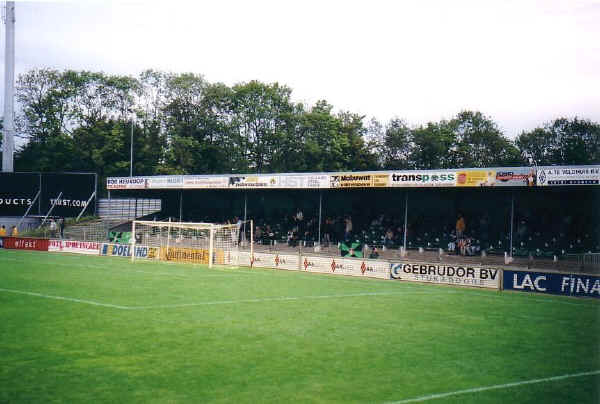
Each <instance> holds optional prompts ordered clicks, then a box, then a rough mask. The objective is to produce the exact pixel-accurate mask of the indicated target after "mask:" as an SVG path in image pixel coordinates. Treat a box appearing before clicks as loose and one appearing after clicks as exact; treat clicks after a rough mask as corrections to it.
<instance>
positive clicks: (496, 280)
mask: <svg viewBox="0 0 600 404" xmlns="http://www.w3.org/2000/svg"><path fill="white" fill-rule="evenodd" d="M391 275H392V279H398V280H402V281H411V282H429V283H442V284H446V285H459V286H476V287H480V288H491V289H499V288H500V270H499V269H495V268H482V267H471V266H466V265H465V266H462V265H441V264H431V263H420V262H419V263H416V262H415V263H411V262H405V263H397V264H392V270H391Z"/></svg>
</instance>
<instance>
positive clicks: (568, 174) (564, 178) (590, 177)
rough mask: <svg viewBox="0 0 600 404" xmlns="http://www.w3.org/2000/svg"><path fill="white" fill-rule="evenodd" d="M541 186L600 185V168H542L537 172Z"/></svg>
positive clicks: (538, 182)
mask: <svg viewBox="0 0 600 404" xmlns="http://www.w3.org/2000/svg"><path fill="white" fill-rule="evenodd" d="M537 184H538V185H539V186H550V185H599V184H600V166H591V167H590V166H587V167H582V166H574V167H540V168H539V170H538V172H537Z"/></svg>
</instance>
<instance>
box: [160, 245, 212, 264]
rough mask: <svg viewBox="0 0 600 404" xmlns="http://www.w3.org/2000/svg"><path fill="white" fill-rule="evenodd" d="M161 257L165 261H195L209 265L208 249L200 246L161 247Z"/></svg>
mask: <svg viewBox="0 0 600 404" xmlns="http://www.w3.org/2000/svg"><path fill="white" fill-rule="evenodd" d="M221 255H222V254H221ZM160 259H161V260H163V261H180V262H195V263H198V264H206V265H208V250H205V249H199V248H180V247H168V248H167V247H160ZM221 260H222V258H221Z"/></svg>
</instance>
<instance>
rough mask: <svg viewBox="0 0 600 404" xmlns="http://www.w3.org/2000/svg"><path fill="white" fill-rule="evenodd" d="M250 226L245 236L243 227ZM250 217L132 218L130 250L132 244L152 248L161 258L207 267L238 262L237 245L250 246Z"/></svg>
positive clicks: (133, 254) (251, 226) (133, 256)
mask: <svg viewBox="0 0 600 404" xmlns="http://www.w3.org/2000/svg"><path fill="white" fill-rule="evenodd" d="M247 227H249V228H250V237H249V240H248V239H247V237H246V233H245V232H244V231H243V230H244V229H245V228H247ZM252 230H253V225H252V220H248V221H247V222H240V223H236V224H215V223H188V222H155V221H142V220H135V221H134V222H133V226H132V237H131V238H132V244H133V245H132V254H131V260H132V261H135V258H136V255H137V254H136V251H137V250H138V248H136V247H146V248H149V249H151V248H153V249H155V251H157V253H156V254H155V255H156V258H158V259H160V260H163V261H178V262H193V263H197V264H205V265H208V266H209V267H212V266H213V265H214V264H216V265H233V266H237V265H238V264H239V250H240V246H242V245H248V246H249V247H250V250H251V254H252V248H253V242H252V241H253V240H252V238H253V231H252Z"/></svg>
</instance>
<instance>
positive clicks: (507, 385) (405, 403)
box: [386, 370, 600, 404]
mask: <svg viewBox="0 0 600 404" xmlns="http://www.w3.org/2000/svg"><path fill="white" fill-rule="evenodd" d="M597 374H600V370H591V371H589V372H581V373H571V374H567V375H561V376H553V377H545V378H543V379H533V380H523V381H520V382H513V383H505V384H496V385H493V386H484V387H475V388H472V389H466V390H457V391H451V392H448V393H440V394H431V395H429V396H422V397H415V398H408V399H406V400H400V401H389V402H387V403H386V404H408V403H420V402H423V401H430V400H437V399H438V398H445V397H450V396H457V395H460V394H470V393H479V392H481V391H488V390H500V389H508V388H511V387H518V386H525V385H527V384H536V383H546V382H553V381H557V380H564V379H571V378H574V377H583V376H593V375H597Z"/></svg>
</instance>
